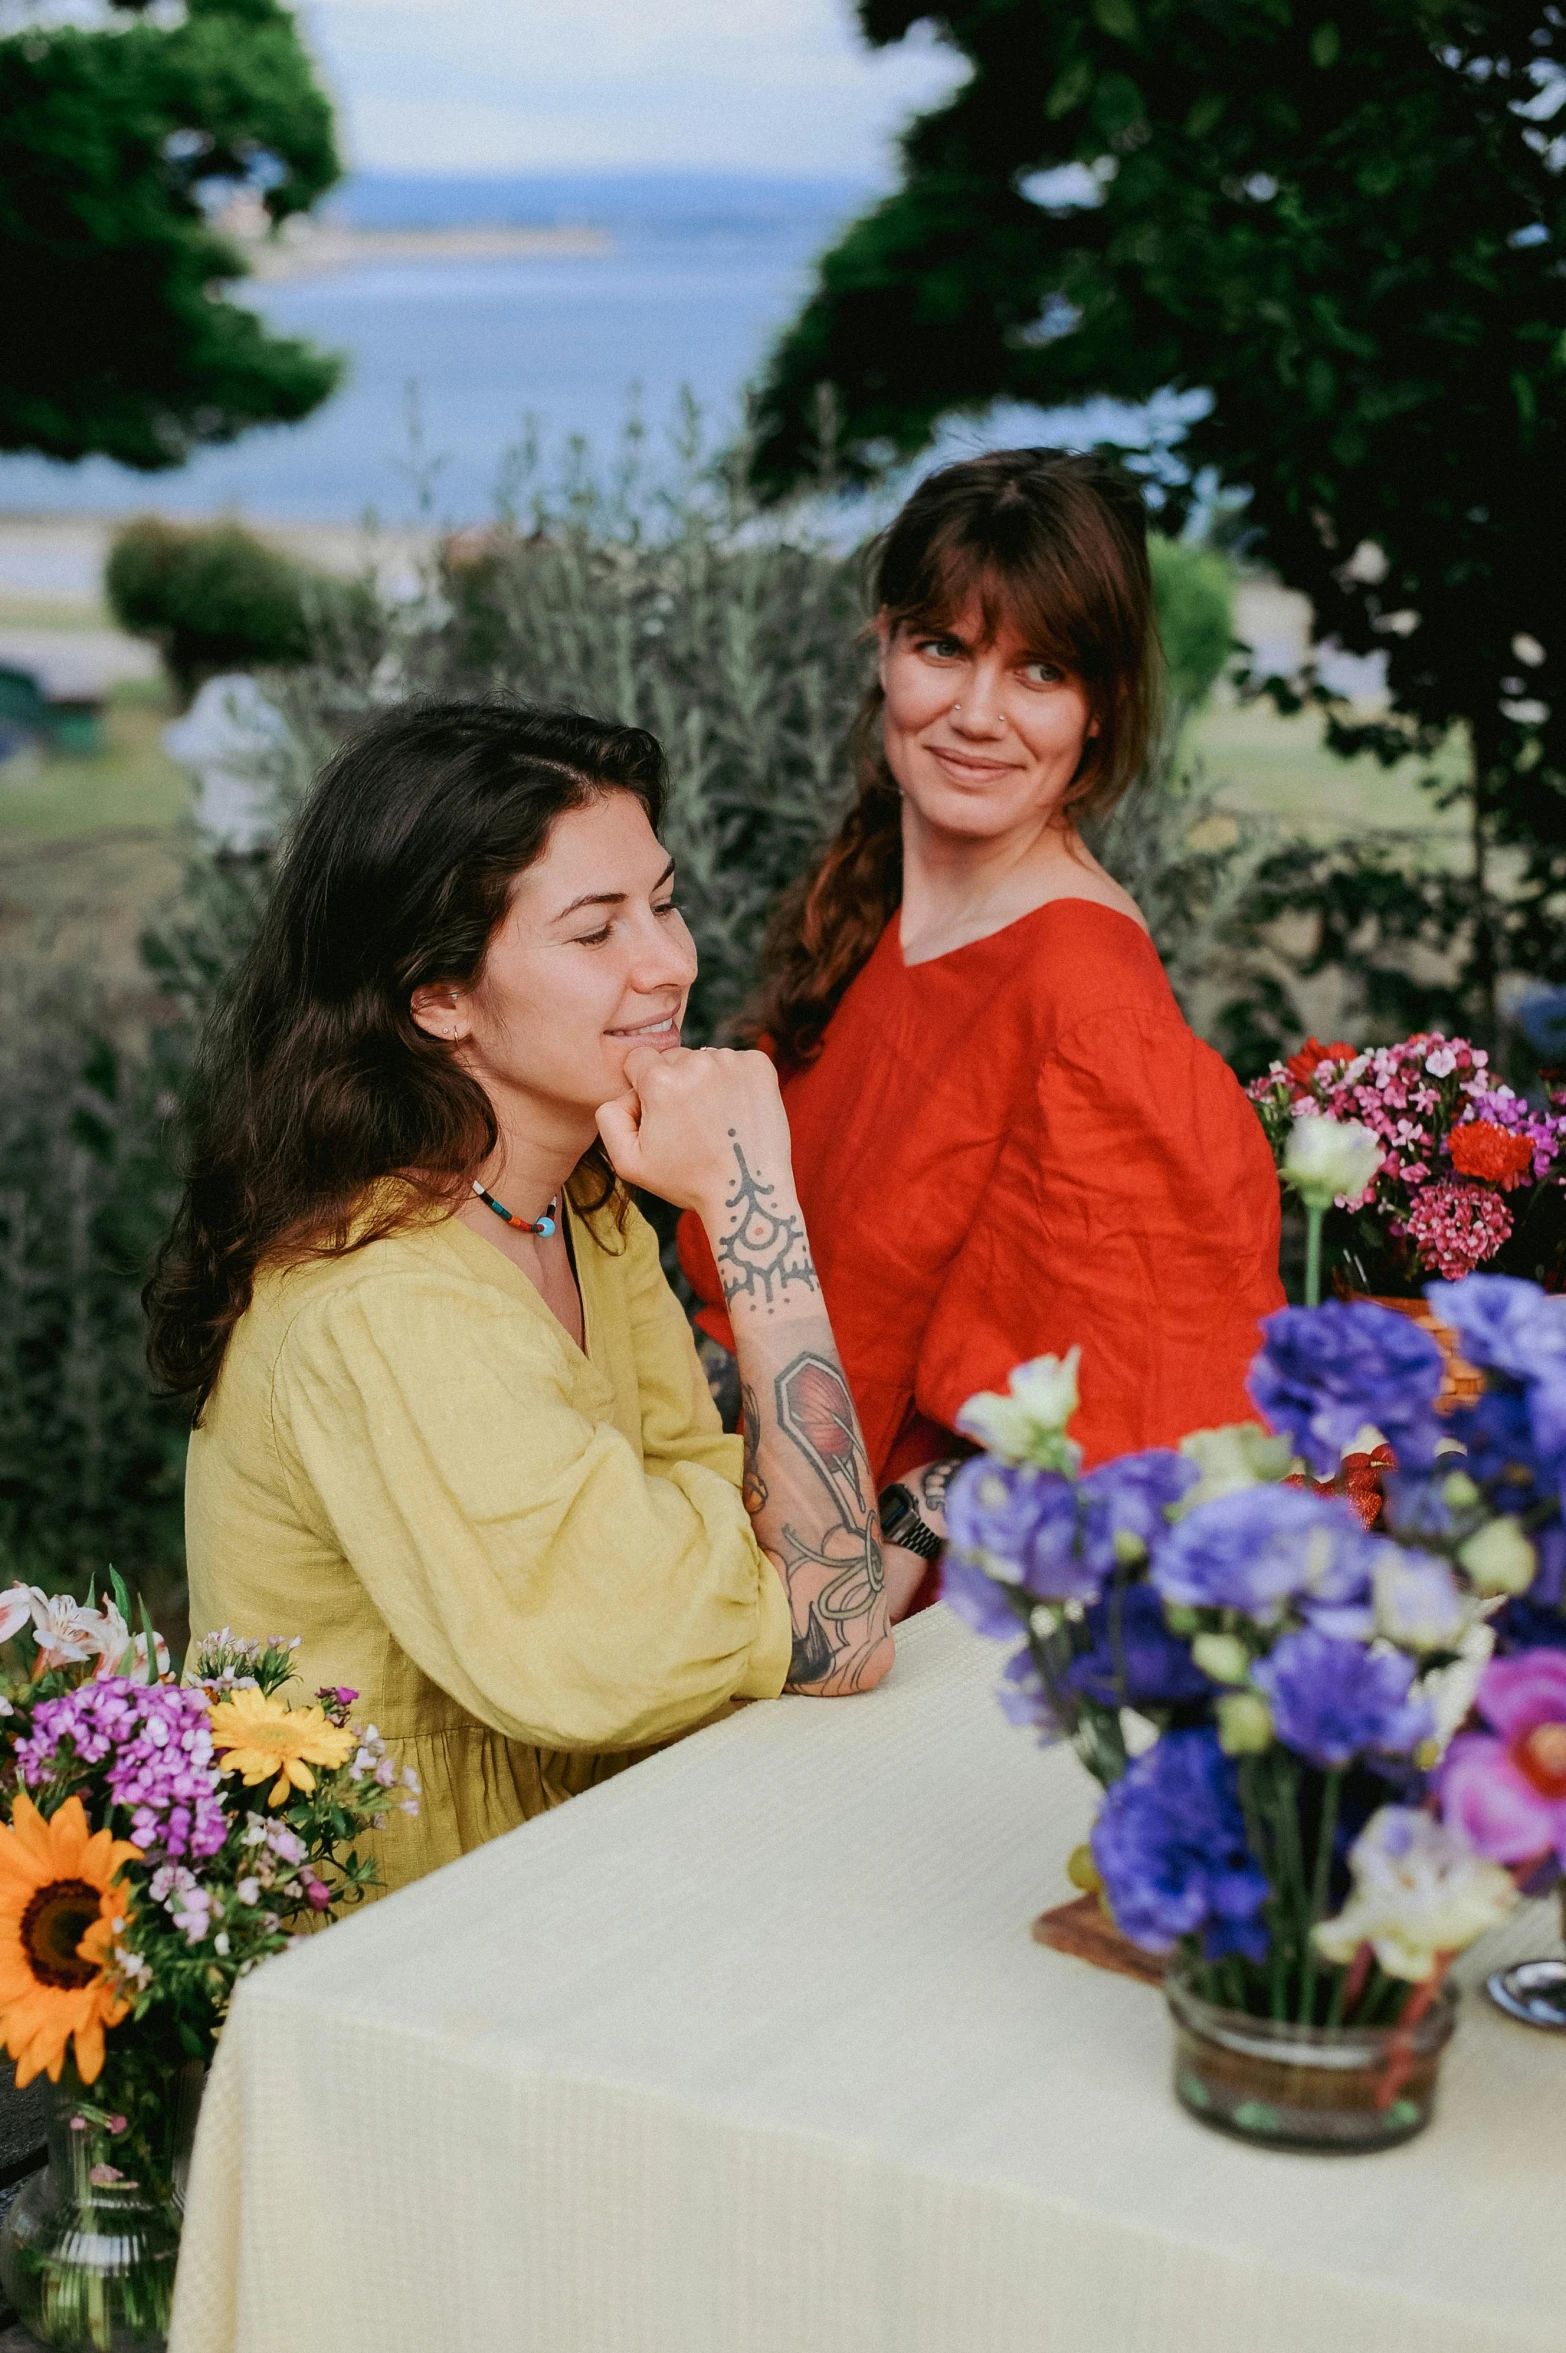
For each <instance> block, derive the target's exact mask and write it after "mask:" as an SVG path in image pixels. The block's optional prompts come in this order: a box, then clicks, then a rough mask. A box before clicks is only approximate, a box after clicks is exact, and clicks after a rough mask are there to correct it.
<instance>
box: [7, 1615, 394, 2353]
mask: <svg viewBox="0 0 1566 2353" xmlns="http://www.w3.org/2000/svg"><path fill="white" fill-rule="evenodd" d="M112 1585H113V1590H112V1597H111V1598H110V1599H108V1600H107V1601H105V1602H104V1603H103V1605H102V1606H101V1607H97V1608H95V1607H93V1606H92V1605H91V1603H90V1602H89V1604H88V1605H87V1606H85V1607H84V1606H82V1605H81V1604H79V1603H77V1602H74V1601H72V1600H70V1599H69V1598H66V1597H62V1596H59V1595H53V1596H50V1595H46V1594H43V1593H41V1592H39V1591H38V1590H37V1589H36V1588H33V1587H29V1586H26V1585H20V1584H17V1585H12V1586H11V1587H9V1588H8V1589H7V1590H5V1591H3V1592H0V1812H3V1814H4V1816H5V1821H4V1823H3V1824H0V2037H3V2039H4V2042H5V2046H6V2048H7V2050H8V2051H9V2053H10V2055H11V2057H12V2058H13V2059H14V2060H15V2062H16V2080H17V2082H18V2084H19V2085H25V2084H27V2083H30V2082H31V2081H32V2080H33V2078H34V2077H35V2076H37V2075H39V2074H42V2075H44V2076H46V2077H47V2079H48V2082H49V2084H50V2086H51V2087H52V2088H51V2093H50V2096H49V2100H48V2103H47V2110H46V2129H47V2134H48V2143H49V2163H48V2166H47V2168H46V2169H45V2171H44V2172H43V2173H41V2174H37V2175H35V2176H33V2177H32V2179H31V2180H30V2181H29V2182H28V2183H27V2184H26V2185H25V2186H24V2188H23V2189H22V2191H21V2193H20V2194H19V2196H18V2197H17V2199H16V2201H15V2202H14V2204H13V2206H12V2208H11V2210H10V2213H9V2214H8V2216H7V2218H6V2223H5V2230H4V2235H3V2239H0V2279H3V2282H4V2286H5V2289H6V2292H7V2294H8V2296H9V2297H10V2299H11V2302H12V2303H13V2304H14V2305H15V2306H16V2308H17V2311H18V2313H19V2314H20V2316H21V2318H22V2320H23V2322H24V2323H25V2325H26V2326H27V2327H28V2328H29V2329H30V2330H31V2331H32V2332H33V2334H34V2335H35V2336H36V2337H38V2338H40V2339H41V2340H42V2341H43V2342H44V2343H46V2344H52V2345H59V2346H63V2347H72V2348H81V2349H83V2353H86V2349H87V2348H91V2349H92V2353H111V2349H112V2353H122V2349H125V2348H141V2347H154V2346H159V2345H161V2344H162V2343H163V2341H164V2337H165V2335H166V2332H167V2325H168V2315H169V2307H170V2299H171V2296H172V2291H173V2279H174V2261H175V2256H176V2254H177V2251H178V2244H179V2224H180V2210H181V2206H182V2202H183V2188H184V2183H183V2168H184V2166H185V2164H186V2163H187V2162H188V2156H189V2148H190V2142H191V2139H192V2137H193V2134H194V2127H195V2112H196V2105H197V2102H198V2100H199V2094H200V2085H201V2082H202V2079H203V2074H204V2069H205V2066H206V2062H207V2060H208V2059H209V2058H210V2056H211V2052H212V2049H213V2046H214V2043H215V2041H216V2038H217V2035H218V2033H219V2031H220V2029H221V2026H222V2022H223V2018H224V2016H225V2014H226V2011H227V2008H228V2004H229V2001H230V1998H231V1997H232V1994H233V1990H234V1987H235V1986H236V1984H237V1983H238V1982H239V1980H240V1979H241V1978H242V1977H244V1976H246V1975H247V1974H248V1973H249V1971H251V1970H252V1969H253V1968H254V1967H255V1966H256V1964H257V1962H258V1961H262V1960H265V1959H266V1958H267V1957H268V1956H269V1955H271V1954H273V1953H278V1952H282V1951H283V1950H285V1949H286V1947H287V1946H288V1945H290V1944H291V1943H292V1942H294V1940H295V1937H296V1935H297V1934H298V1933H299V1931H300V1929H301V1928H302V1927H303V1926H304V1925H305V1924H307V1923H310V1922H313V1921H316V1920H320V1919H325V1918H329V1917H330V1916H331V1915H332V1914H333V1913H334V1912H335V1911H336V1910H337V1909H339V1908H340V1907H341V1906H343V1905H345V1904H352V1903H355V1902H358V1901H360V1900H362V1898H363V1895H364V1892H365V1890H366V1888H367V1887H369V1886H371V1885H372V1884H374V1881H375V1868H374V1864H373V1862H372V1861H371V1860H370V1859H369V1858H368V1857H365V1856H361V1855H360V1854H359V1853H358V1851H357V1848H356V1846H355V1844H354V1841H355V1840H356V1839H357V1838H358V1836H359V1835H360V1833H362V1832H364V1831H367V1830H369V1829H371V1828H372V1827H373V1826H374V1825H375V1823H376V1822H378V1821H379V1820H380V1819H381V1818H382V1817H383V1816H384V1815H385V1814H386V1813H387V1812H388V1811H389V1810H390V1809H391V1808H393V1807H398V1806H400V1807H403V1808H406V1809H410V1810H411V1809H413V1808H415V1807H416V1804H417V1798H416V1794H415V1792H414V1790H413V1788H412V1786H411V1784H410V1783H409V1777H408V1776H406V1775H399V1773H398V1771H397V1769H396V1766H395V1764H394V1763H393V1761H392V1760H391V1758H390V1757H389V1756H388V1755H387V1753H386V1749H385V1744H384V1742H383V1741H382V1740H381V1739H380V1737H379V1735H378V1734H377V1733H376V1731H375V1729H374V1727H373V1726H370V1727H366V1728H365V1729H364V1730H363V1731H360V1730H358V1729H356V1728H355V1726H354V1725H353V1724H352V1723H351V1721H350V1719H349V1709H350V1707H351V1706H352V1703H353V1701H354V1699H355V1698H356V1697H357V1694H356V1693H354V1692H352V1691H346V1690H325V1691H321V1692H318V1693H317V1694H316V1697H315V1699H314V1701H313V1702H311V1703H310V1704H308V1705H304V1706H289V1705H288V1704H287V1702H286V1701H285V1700H284V1699H283V1698H282V1697H281V1691H282V1687H283V1686H284V1685H285V1684H286V1683H287V1682H288V1681H290V1680H291V1677H292V1672H293V1670H292V1664H291V1652H292V1649H293V1648H294V1647H295V1646H294V1645H292V1644H290V1643H288V1642H286V1641H284V1640H281V1639H279V1640H275V1641H269V1642H265V1643H259V1642H241V1641H236V1640H234V1639H233V1638H231V1637H230V1636H229V1635H228V1634H227V1633H224V1634H222V1635H218V1636H215V1637H212V1638H211V1639H209V1640H208V1641H207V1642H206V1643H204V1644H203V1645H202V1646H201V1647H200V1648H199V1650H198V1651H197V1653H196V1654H195V1656H194V1658H193V1660H192V1662H191V1674H192V1678H193V1679H192V1681H191V1683H189V1684H188V1685H181V1684H179V1683H177V1682H176V1681H175V1680H174V1679H173V1677H172V1675H171V1673H170V1669H169V1660H168V1654H167V1651H166V1650H165V1648H164V1646H163V1644H162V1642H161V1641H160V1640H159V1638H158V1637H157V1635H156V1634H155V1633H154V1632H153V1630H152V1627H151V1625H150V1623H146V1622H144V1625H143V1630H142V1631H141V1632H140V1633H139V1634H136V1635H134V1636H133V1635H132V1633H131V1630H130V1624H129V1619H130V1614H131V1613H130V1602H129V1598H128V1596H127V1594H126V1592H125V1589H124V1587H123V1585H122V1584H121V1583H120V1581H119V1580H118V1579H117V1578H116V1579H114V1580H113V1581H112Z"/></svg>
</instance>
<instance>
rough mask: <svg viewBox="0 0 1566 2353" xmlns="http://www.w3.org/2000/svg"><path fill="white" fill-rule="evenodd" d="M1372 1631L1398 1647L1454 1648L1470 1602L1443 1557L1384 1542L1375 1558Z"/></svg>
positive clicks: (1466, 1621)
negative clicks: (1374, 1597)
mask: <svg viewBox="0 0 1566 2353" xmlns="http://www.w3.org/2000/svg"><path fill="white" fill-rule="evenodd" d="M1374 1583H1375V1596H1376V1632H1377V1633H1378V1634H1384V1635H1385V1636H1386V1638H1387V1640H1388V1642H1395V1643H1396V1644H1397V1646H1398V1648H1399V1649H1400V1650H1415V1651H1418V1650H1456V1648H1457V1646H1458V1644H1459V1643H1460V1642H1461V1641H1462V1639H1463V1636H1464V1635H1465V1634H1466V1633H1467V1631H1468V1629H1469V1626H1470V1625H1471V1624H1472V1622H1473V1614H1474V1605H1473V1603H1472V1602H1471V1601H1470V1599H1469V1597H1468V1596H1467V1595H1466V1594H1465V1593H1464V1592H1463V1590H1462V1588H1461V1586H1460V1585H1459V1584H1458V1582H1457V1579H1456V1578H1455V1577H1454V1576H1453V1574H1452V1572H1451V1570H1450V1569H1449V1568H1448V1567H1447V1565H1446V1563H1445V1561H1444V1560H1438V1559H1437V1558H1436V1556H1435V1554H1434V1553H1431V1552H1404V1551H1402V1550H1401V1549H1400V1548H1399V1547H1398V1546H1397V1545H1395V1544H1388V1545H1386V1546H1385V1547H1384V1548H1383V1549H1382V1550H1381V1551H1380V1552H1378V1554H1377V1556H1376V1566H1375V1576H1374Z"/></svg>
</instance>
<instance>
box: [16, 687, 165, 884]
mask: <svg viewBox="0 0 1566 2353" xmlns="http://www.w3.org/2000/svg"><path fill="white" fill-rule="evenodd" d="M171 716H172V713H171V710H170V706H169V702H168V698H167V695H166V694H165V692H164V690H163V688H162V686H161V685H160V684H157V683H156V682H154V681H151V680H149V681H146V682H142V681H140V680H137V681H135V682H131V683H127V684H125V685H123V686H119V687H116V688H115V690H114V694H113V696H112V698H111V700H110V701H109V703H108V705H107V707H106V709H105V711H104V734H105V736H106V737H107V739H108V741H107V744H106V746H105V748H104V750H103V751H101V752H98V753H95V754H90V755H86V756H82V755H77V754H69V753H49V754H39V753H36V752H19V753H18V754H17V755H16V757H15V758H14V759H11V760H8V761H7V762H6V763H5V765H4V767H0V849H5V848H9V847H10V846H11V845H12V844H14V843H17V842H20V841H24V840H25V841H34V842H38V841H54V842H59V841H79V840H81V839H82V838H83V837H84V836H86V835H89V834H96V833H104V832H106V831H108V832H120V831H123V830H124V829H125V828H127V827H129V828H131V829H133V830H135V831H137V832H148V833H155V834H168V833H170V832H172V830H173V828H174V826H175V825H176V824H177V823H178V821H179V819H180V817H181V816H182V815H183V814H184V811H185V808H186V806H187V804H188V802H189V799H190V785H189V781H188V779H187V778H186V776H185V773H184V771H183V769H181V768H177V767H176V766H175V764H174V762H173V761H172V760H171V759H170V758H169V756H168V754H167V752H165V750H164V749H163V745H162V743H161V741H160V737H161V735H162V731H163V729H164V728H165V727H166V726H167V725H168V723H169V719H170V717H171Z"/></svg>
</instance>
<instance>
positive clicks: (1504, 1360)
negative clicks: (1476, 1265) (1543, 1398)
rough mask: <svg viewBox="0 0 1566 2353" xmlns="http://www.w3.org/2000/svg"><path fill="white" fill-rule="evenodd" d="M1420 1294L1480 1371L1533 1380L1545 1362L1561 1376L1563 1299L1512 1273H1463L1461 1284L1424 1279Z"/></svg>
mask: <svg viewBox="0 0 1566 2353" xmlns="http://www.w3.org/2000/svg"><path fill="white" fill-rule="evenodd" d="M1425 1297H1426V1298H1427V1299H1428V1300H1429V1302H1430V1304H1431V1306H1432V1307H1433V1308H1434V1309H1435V1312H1436V1314H1437V1315H1438V1316H1439V1317H1440V1318H1441V1321H1442V1322H1443V1323H1444V1324H1450V1325H1451V1327H1452V1329H1453V1331H1454V1332H1455V1333H1456V1334H1457V1338H1458V1344H1459V1348H1460V1351H1461V1353H1462V1355H1463V1356H1464V1357H1466V1359H1467V1360H1468V1362H1469V1363H1470V1364H1472V1365H1477V1366H1478V1367H1479V1369H1480V1370H1481V1371H1482V1372H1495V1373H1504V1374H1505V1375H1506V1376H1507V1378H1508V1379H1509V1380H1513V1381H1532V1380H1537V1379H1538V1378H1539V1376H1540V1375H1541V1374H1543V1373H1544V1372H1545V1371H1546V1370H1547V1369H1548V1368H1549V1367H1550V1366H1552V1365H1553V1366H1554V1367H1555V1368H1556V1370H1557V1372H1558V1374H1559V1375H1560V1377H1562V1378H1563V1379H1566V1300H1562V1299H1557V1298H1552V1297H1551V1296H1550V1294H1549V1293H1548V1292H1547V1291H1541V1290H1540V1288H1539V1286H1538V1284H1537V1283H1525V1282H1521V1281H1519V1280H1518V1278H1517V1277H1516V1276H1515V1275H1467V1276H1465V1277H1464V1279H1463V1281H1462V1282H1460V1283H1426V1285H1425Z"/></svg>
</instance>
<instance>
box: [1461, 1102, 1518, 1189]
mask: <svg viewBox="0 0 1566 2353" xmlns="http://www.w3.org/2000/svg"><path fill="white" fill-rule="evenodd" d="M1446 1141H1447V1150H1448V1151H1449V1152H1450V1153H1451V1155H1452V1166H1453V1167H1454V1168H1455V1169H1456V1170H1457V1172H1458V1174H1459V1176H1465V1177H1480V1178H1482V1179H1483V1181H1484V1183H1485V1184H1487V1185H1499V1186H1500V1188H1501V1190H1502V1192H1503V1193H1509V1192H1510V1191H1511V1189H1512V1187H1513V1186H1514V1185H1516V1184H1520V1183H1521V1182H1522V1179H1523V1178H1524V1177H1525V1176H1526V1175H1527V1174H1528V1172H1529V1171H1530V1169H1531V1168H1532V1167H1533V1143H1532V1140H1531V1138H1529V1137H1527V1136H1514V1135H1513V1134H1512V1133H1511V1132H1510V1130H1509V1129H1507V1128H1504V1127H1497V1126H1496V1124H1495V1122H1494V1121H1493V1120H1490V1119H1474V1120H1468V1121H1465V1122H1464V1124H1463V1126H1461V1127H1455V1128H1453V1130H1452V1132H1451V1134H1450V1135H1449V1136H1448V1137H1447V1140H1446Z"/></svg>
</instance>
